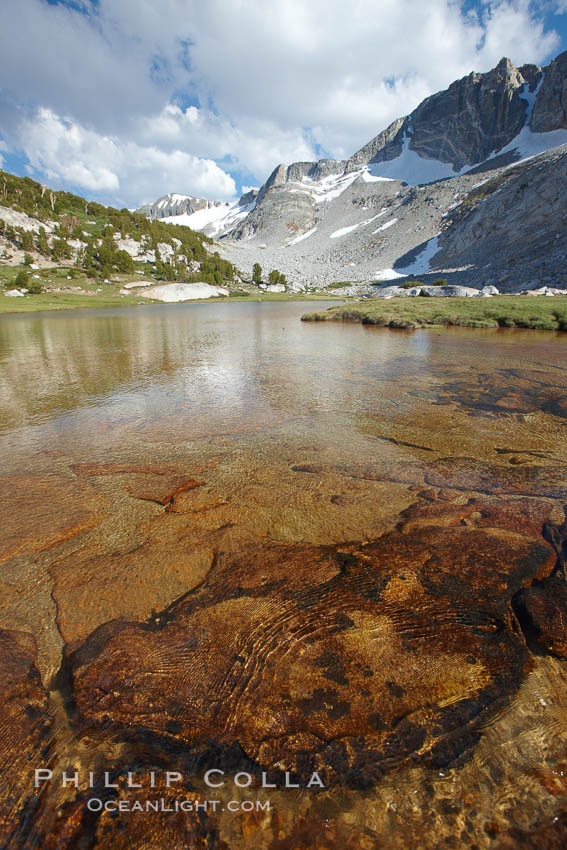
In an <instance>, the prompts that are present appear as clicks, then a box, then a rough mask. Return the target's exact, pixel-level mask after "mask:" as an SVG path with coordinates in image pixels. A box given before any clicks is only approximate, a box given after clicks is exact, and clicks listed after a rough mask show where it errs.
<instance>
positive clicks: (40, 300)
mask: <svg viewBox="0 0 567 850" xmlns="http://www.w3.org/2000/svg"><path fill="white" fill-rule="evenodd" d="M336 300H337V297H336V296H334V297H333V296H327V295H325V296H316V295H313V294H309V295H307V294H306V295H302V294H299V293H294V294H293V295H292V294H287V293H270V292H269V293H259V294H258V295H256V294H254V295H251V296H249V297H246V296H241V295H235V296H228V297H224V298H198V299H197V298H196V299H193V300H191V301H179V302H177V303H178V304H212V303H217V302H220V303H226V302H237V301H238V302H246V301H248V302H250V303H253V302H258V301H336ZM144 304H153V305H157V304H164V306H169V307H171V306H172V304H171V303H168V302H163V301H156V300H154V299H152V298H144V297H143V296H142V295H141V294H140V295H116V294H113V293H110V294H103V293H101V294H96V295H84V294H80V293H75V292H68V293H65V292H43V293H42V294H41V295H25V296H24V297H23V298H10V297H6V296H1V295H0V316H2V315H16V314H17V313H20V314H22V313H38V312H46V311H47V312H57V311H60V310H83V309H85V308H97V307H99V308H103V307H104V308H106V307H136V306H142V305H144Z"/></svg>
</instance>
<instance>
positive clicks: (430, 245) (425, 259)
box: [398, 233, 440, 275]
mask: <svg viewBox="0 0 567 850" xmlns="http://www.w3.org/2000/svg"><path fill="white" fill-rule="evenodd" d="M439 235H440V234H439V233H438V234H437V236H434V237H433V238H432V239H429V240H428V241H427V242H425V243H424V245H423V248H422V249H421V251H420V252H419V254H418V255H417V257H416V258H415V260H414V261H413V263H410V265H409V266H406V267H405V268H403V269H398V272H399V273H400V274H401V275H418V274H426V273H427V272H428V271H429V269H430V267H431V260H432V258H433V257H434V256H435V254H436V253H437V251H438V250H439Z"/></svg>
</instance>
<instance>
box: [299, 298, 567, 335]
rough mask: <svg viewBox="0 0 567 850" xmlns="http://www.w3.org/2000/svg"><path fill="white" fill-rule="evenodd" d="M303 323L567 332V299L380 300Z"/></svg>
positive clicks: (311, 316) (315, 316)
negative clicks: (330, 322)
mask: <svg viewBox="0 0 567 850" xmlns="http://www.w3.org/2000/svg"><path fill="white" fill-rule="evenodd" d="M301 319H302V321H304V322H329V321H347V322H359V323H361V324H364V325H375V326H377V327H387V328H404V329H407V330H417V329H418V328H427V327H439V326H441V327H442V326H459V327H466V328H530V329H533V330H550V331H567V296H554V297H553V298H549V297H547V296H545V295H543V296H526V295H499V296H498V295H497V296H494V297H493V298H422V297H419V298H395V299H394V298H393V299H388V300H382V299H376V300H372V301H363V302H359V301H357V302H351V303H349V304H348V305H341V306H340V307H331V309H329V310H326V311H325V312H318V313H306V314H305V315H303V316H302V317H301Z"/></svg>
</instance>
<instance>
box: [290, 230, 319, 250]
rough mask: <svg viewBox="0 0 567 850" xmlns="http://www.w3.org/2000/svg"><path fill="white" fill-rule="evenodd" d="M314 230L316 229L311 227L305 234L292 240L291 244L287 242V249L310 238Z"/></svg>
mask: <svg viewBox="0 0 567 850" xmlns="http://www.w3.org/2000/svg"><path fill="white" fill-rule="evenodd" d="M316 230H317V228H316V227H312V228H311V230H308V231H307V233H301V234H300V235H299V236H296V237H295V238H294V239H292V240H291V242H288V243H287V247H288V248H289V246H290V245H297V243H298V242H303V240H304V239H308V238H309V237H310V236H313V234H314V233H315V231H316Z"/></svg>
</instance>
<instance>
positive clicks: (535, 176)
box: [435, 145, 567, 290]
mask: <svg viewBox="0 0 567 850" xmlns="http://www.w3.org/2000/svg"><path fill="white" fill-rule="evenodd" d="M566 182H567V145H563V146H562V147H559V148H557V149H556V150H554V151H549V152H548V153H545V154H542V155H540V156H539V157H536V158H535V159H532V160H528V161H526V162H525V163H522V164H521V165H518V166H516V167H514V168H511V169H508V170H506V171H504V172H503V173H501V174H498V175H496V176H494V177H493V178H492V179H490V180H489V181H487V182H485V183H483V184H482V185H481V186H479V187H478V188H477V189H475V190H474V191H473V192H471V193H470V195H469V196H468V197H467V198H466V200H465V201H464V202H463V203H462V204H461V205H460V206H458V207H457V208H456V209H455V210H453V211H452V212H451V213H450V214H449V215H448V216H447V218H446V220H445V222H444V230H443V231H442V234H441V236H440V238H439V249H440V250H439V252H438V254H436V256H435V264H436V265H437V266H438V267H455V266H465V265H474V266H477V267H485V266H486V263H487V262H490V261H492V262H493V263H494V265H495V266H496V267H498V265H500V264H502V266H505V268H501V269H500V270H499V271H498V272H497V274H498V280H499V283H498V286H499V287H500V288H503V289H504V290H511V289H524V288H526V289H532V288H538V287H539V286H540V280H542V279H545V278H547V277H550V278H552V279H553V280H557V281H558V282H560V281H561V274H562V271H563V266H564V261H565V260H564V258H565V255H566V254H567V234H566V233H565V229H564V228H563V227H562V226H561V222H562V221H564V220H565V217H566V216H567V195H566V193H565V185H566ZM489 269H490V267H489ZM485 274H486V276H491V277H492V274H493V273H492V272H491V271H490V270H487V271H486V272H485ZM526 278H527V279H528V281H529V282H530V283H531V286H527V287H526V286H524V287H522V286H518V282H519V280H526ZM561 288H564V285H563V284H561Z"/></svg>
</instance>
